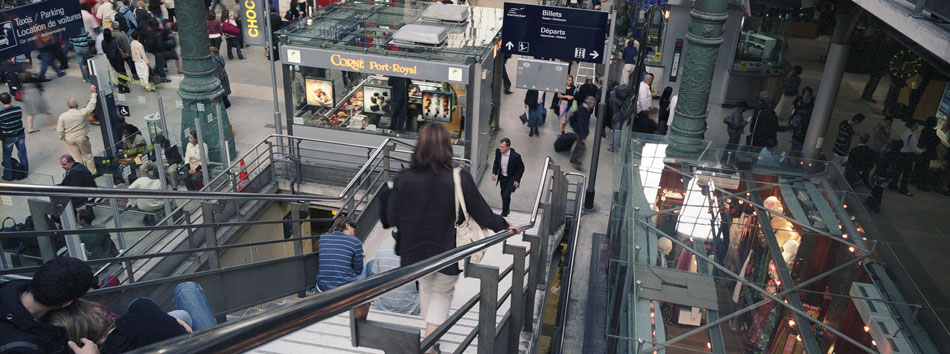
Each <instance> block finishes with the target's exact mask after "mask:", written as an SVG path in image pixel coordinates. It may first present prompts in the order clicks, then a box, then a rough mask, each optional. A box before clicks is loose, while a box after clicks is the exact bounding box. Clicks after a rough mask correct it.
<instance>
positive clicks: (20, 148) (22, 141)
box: [3, 134, 30, 180]
mask: <svg viewBox="0 0 950 354" xmlns="http://www.w3.org/2000/svg"><path fill="white" fill-rule="evenodd" d="M14 146H16V149H17V152H18V155H17V156H18V157H19V158H20V164H22V165H23V170H24V171H29V170H30V165H29V162H28V161H27V160H26V134H20V135H17V136H11V137H7V138H3V178H4V179H8V180H9V179H13V164H12V163H11V161H10V156H12V155H13V147H14Z"/></svg>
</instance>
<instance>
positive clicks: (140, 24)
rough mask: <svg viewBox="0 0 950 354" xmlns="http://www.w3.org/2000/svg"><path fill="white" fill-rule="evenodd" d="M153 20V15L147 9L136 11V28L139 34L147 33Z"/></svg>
mask: <svg viewBox="0 0 950 354" xmlns="http://www.w3.org/2000/svg"><path fill="white" fill-rule="evenodd" d="M151 19H152V14H151V13H149V12H148V10H146V9H135V22H136V26H135V28H136V29H137V30H138V32H139V33H145V31H146V30H148V20H151Z"/></svg>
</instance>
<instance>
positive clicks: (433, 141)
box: [409, 123, 452, 173]
mask: <svg viewBox="0 0 950 354" xmlns="http://www.w3.org/2000/svg"><path fill="white" fill-rule="evenodd" d="M451 139H452V138H451V135H449V130H448V129H446V128H445V126H444V125H442V124H439V123H430V124H426V125H425V126H423V127H422V131H420V132H419V142H418V143H416V151H415V152H413V153H412V159H411V161H410V162H409V168H411V169H413V170H426V169H428V170H430V171H432V173H439V171H440V170H452V140H451Z"/></svg>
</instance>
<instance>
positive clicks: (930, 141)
mask: <svg viewBox="0 0 950 354" xmlns="http://www.w3.org/2000/svg"><path fill="white" fill-rule="evenodd" d="M938 145H940V138H938V137H937V117H930V118H927V125H926V126H924V128H923V129H921V130H920V138H918V139H917V147H918V148H920V150H921V151H922V152H921V153H920V155H918V156H917V157H918V158H919V160H917V163H916V164H914V177H913V180H914V182H915V183H914V184H916V185H917V189H919V190H921V191H922V192H926V191H929V190H930V183H929V179H930V175H931V173H930V161H932V160H934V159H936V158H937V146H938Z"/></svg>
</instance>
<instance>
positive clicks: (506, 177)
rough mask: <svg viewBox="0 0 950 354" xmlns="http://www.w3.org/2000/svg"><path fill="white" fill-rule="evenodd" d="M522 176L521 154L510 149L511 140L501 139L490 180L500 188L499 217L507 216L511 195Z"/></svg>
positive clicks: (496, 150) (522, 163)
mask: <svg viewBox="0 0 950 354" xmlns="http://www.w3.org/2000/svg"><path fill="white" fill-rule="evenodd" d="M522 175H524V162H522V161H521V154H518V153H517V152H515V149H512V148H511V139H508V138H501V143H499V144H498V148H497V149H495V164H494V165H493V166H492V169H491V180H492V181H496V182H497V183H498V185H500V186H501V205H502V206H501V216H502V217H505V216H508V213H509V212H510V210H509V206H510V205H511V193H513V192H514V191H515V189H518V186H519V185H520V184H521V176H522Z"/></svg>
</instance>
